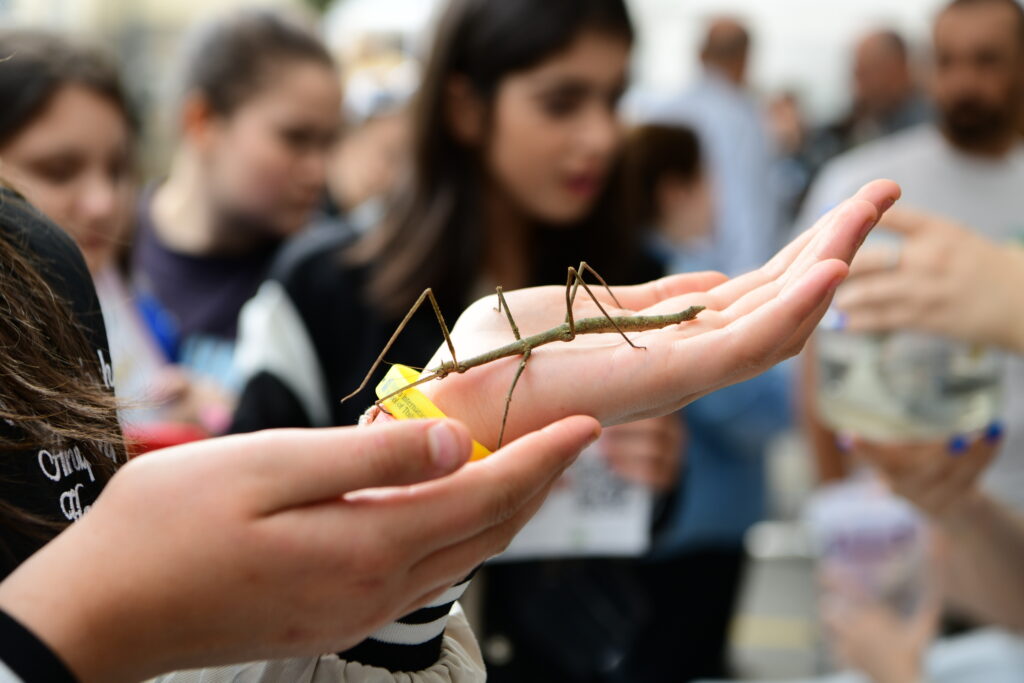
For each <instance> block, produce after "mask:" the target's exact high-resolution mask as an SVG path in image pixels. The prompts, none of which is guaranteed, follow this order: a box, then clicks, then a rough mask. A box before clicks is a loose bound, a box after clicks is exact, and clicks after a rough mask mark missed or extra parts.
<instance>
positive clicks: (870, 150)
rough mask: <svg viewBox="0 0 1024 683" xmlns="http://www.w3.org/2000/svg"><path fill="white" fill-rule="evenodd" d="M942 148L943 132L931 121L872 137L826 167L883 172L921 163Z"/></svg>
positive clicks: (829, 169) (861, 173)
mask: <svg viewBox="0 0 1024 683" xmlns="http://www.w3.org/2000/svg"><path fill="white" fill-rule="evenodd" d="M941 149H942V139H941V134H940V133H939V131H938V130H937V129H936V128H935V126H934V125H933V124H931V123H923V124H920V125H917V126H913V127H911V128H907V129H904V130H901V131H898V132H896V133H892V134H891V135H886V136H884V137H881V138H878V139H877V140H872V141H871V142H867V143H864V144H863V145H860V146H858V147H854V148H853V149H851V150H849V151H847V152H844V153H843V154H840V155H839V156H837V157H836V158H835V159H833V160H832V161H830V162H829V163H828V164H826V166H825V171H831V172H833V173H852V174H859V175H863V174H865V173H867V174H872V173H876V174H877V173H884V172H885V170H886V169H889V168H900V167H902V166H906V165H908V164H910V165H913V164H917V163H919V162H920V160H921V159H922V157H928V156H934V155H935V154H936V152H940V151H941Z"/></svg>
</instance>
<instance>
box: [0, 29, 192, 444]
mask: <svg viewBox="0 0 1024 683" xmlns="http://www.w3.org/2000/svg"><path fill="white" fill-rule="evenodd" d="M0 54H3V55H9V57H8V58H7V59H4V60H3V61H2V62H0V100H2V101H3V102H4V103H5V106H4V107H3V110H2V111H0V161H2V164H3V174H4V179H5V181H6V182H8V183H10V184H11V185H13V186H15V187H16V188H17V189H18V190H19V191H20V192H21V193H23V194H24V195H25V196H26V197H27V198H28V199H29V200H30V201H31V202H32V203H33V204H34V205H35V206H36V207H38V208H39V209H40V210H41V211H43V213H45V214H46V215H47V216H49V217H50V218H51V219H52V220H53V221H54V222H56V223H57V224H58V225H59V226H60V227H61V228H63V229H64V230H65V231H66V232H67V233H68V234H70V235H71V237H72V238H73V239H74V240H75V242H76V243H77V244H78V246H79V248H81V249H82V253H83V254H84V255H85V260H86V263H87V264H88V267H89V272H90V274H91V275H92V277H93V281H94V282H95V284H96V289H97V293H98V295H99V300H100V303H101V305H102V306H103V313H104V321H105V323H106V328H107V336H108V338H109V340H110V354H111V356H112V357H111V358H105V359H104V362H106V363H108V364H112V366H113V377H112V378H111V380H112V381H113V382H115V383H116V384H117V387H118V395H119V397H120V398H121V399H123V400H124V401H125V406H126V407H130V409H129V410H126V411H125V412H123V413H122V419H123V420H124V421H125V423H126V426H127V427H128V428H129V432H130V435H131V439H132V440H133V441H135V442H139V441H141V442H143V443H150V442H153V441H154V440H160V439H166V438H168V436H169V434H170V431H173V432H174V433H175V434H177V435H178V436H179V437H181V436H183V435H193V436H192V438H194V435H202V434H204V433H205V432H204V431H203V430H202V428H201V427H200V425H201V424H202V421H203V420H202V418H203V415H204V413H205V412H206V411H205V410H204V408H203V406H204V405H206V404H207V401H208V399H209V396H208V394H207V392H205V391H204V389H203V387H202V386H201V385H199V384H196V383H194V382H192V381H190V380H189V378H188V377H187V376H185V375H184V374H183V373H180V372H178V371H177V370H175V369H173V368H172V367H171V366H169V365H168V359H167V358H166V357H165V355H164V354H163V353H162V351H161V349H160V347H159V345H158V343H157V340H156V339H155V338H154V337H153V335H152V334H151V333H150V331H149V329H148V327H147V325H146V324H145V321H144V319H143V317H142V315H141V312H140V311H139V310H138V309H137V307H136V305H135V300H134V296H133V294H132V291H131V286H130V284H129V282H128V279H127V277H126V273H125V272H124V263H123V261H124V258H123V257H124V256H125V253H126V250H127V248H128V245H129V244H130V233H131V229H130V225H129V224H130V220H131V212H132V205H133V203H134V201H135V196H136V189H137V188H136V182H135V177H136V176H135V168H134V154H135V143H136V137H137V130H136V123H135V119H134V116H133V112H132V107H131V106H130V103H129V101H128V97H127V95H126V93H125V91H124V88H123V86H122V83H121V80H120V77H119V75H118V70H117V66H116V65H115V63H114V62H113V60H112V59H110V58H109V57H108V56H107V55H105V54H104V53H103V52H101V51H99V50H97V49H96V48H93V47H89V46H86V45H83V44H79V43H76V42H74V41H72V40H70V39H69V38H66V37H63V36H57V35H52V34H48V33H43V32H36V31H8V32H4V33H2V34H0ZM172 425H174V428H173V429H172Z"/></svg>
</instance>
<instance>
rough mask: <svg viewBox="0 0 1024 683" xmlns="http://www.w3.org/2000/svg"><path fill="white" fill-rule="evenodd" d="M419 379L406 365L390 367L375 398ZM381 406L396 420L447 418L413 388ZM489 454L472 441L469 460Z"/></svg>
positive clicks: (384, 401) (389, 399) (420, 392)
mask: <svg viewBox="0 0 1024 683" xmlns="http://www.w3.org/2000/svg"><path fill="white" fill-rule="evenodd" d="M419 378H420V373H418V372H417V371H415V370H413V369H412V368H410V367H409V366H407V365H392V366H391V369H390V370H388V374H386V375H384V379H382V380H381V381H380V384H378V385H377V398H383V397H384V396H387V395H388V394H391V393H394V392H396V391H398V390H400V389H401V388H402V387H406V386H408V385H410V384H412V383H413V382H415V381H416V380H418V379H419ZM381 405H382V406H384V409H385V410H387V411H388V412H389V413H391V415H393V416H394V417H395V419H396V420H423V419H436V418H441V417H447V416H446V415H445V414H444V413H442V412H441V409H440V408H438V407H437V406H435V405H434V404H433V402H432V401H431V400H430V399H429V398H427V397H426V396H425V395H424V394H423V392H422V391H420V390H419V389H417V388H415V387H413V388H411V389H406V390H405V391H403V392H401V393H399V394H395V395H394V396H392V397H391V398H388V399H385V400H383V401H381ZM490 454H491V452H490V451H489V450H487V449H486V448H485V447H484V446H483V445H482V444H480V443H479V442H477V441H475V440H474V441H473V453H472V455H471V456H470V458H469V459H470V460H480V459H482V458H486V457H487V456H488V455H490Z"/></svg>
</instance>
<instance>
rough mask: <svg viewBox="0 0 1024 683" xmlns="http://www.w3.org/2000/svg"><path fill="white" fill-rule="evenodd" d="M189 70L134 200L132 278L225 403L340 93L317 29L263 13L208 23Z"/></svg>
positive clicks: (315, 181)
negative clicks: (164, 166) (155, 162)
mask: <svg viewBox="0 0 1024 683" xmlns="http://www.w3.org/2000/svg"><path fill="white" fill-rule="evenodd" d="M182 72H183V75H182V82H181V83H180V89H181V102H180V107H179V113H178V125H179V133H180V141H179V144H178V148H177V150H176V151H175V154H174V158H173V161H172V164H171V168H170V171H169V173H168V176H167V178H166V179H165V180H164V181H163V182H161V183H160V184H159V185H157V186H155V187H153V188H152V189H150V190H149V191H148V192H146V193H145V195H144V196H143V197H142V201H141V202H140V204H139V209H138V235H137V239H136V243H135V247H134V250H133V253H132V257H131V261H132V273H133V275H134V276H135V278H136V279H137V281H138V283H139V287H140V288H141V289H142V290H143V292H144V294H145V295H146V298H145V304H146V310H147V311H148V317H149V319H150V321H151V324H152V325H153V328H154V330H155V331H156V332H157V334H158V336H159V338H160V339H161V341H162V343H163V346H164V348H165V350H166V352H167V353H168V355H169V356H170V357H171V358H172V359H173V360H174V361H175V362H177V363H180V364H181V365H183V366H185V367H187V368H189V369H190V370H191V371H192V372H194V373H196V374H199V375H201V376H205V377H209V378H212V379H213V380H215V381H216V382H217V383H218V384H219V386H220V387H221V388H222V390H224V391H225V392H226V393H227V394H228V395H231V394H233V393H234V392H235V391H237V389H238V388H239V387H238V383H237V380H236V377H235V374H234V370H233V350H234V339H235V331H236V323H237V318H238V312H239V310H240V309H241V307H242V304H243V303H244V302H245V301H246V300H247V299H249V298H250V297H251V296H252V295H253V294H254V293H255V292H256V288H257V287H258V285H259V283H260V282H261V281H262V280H263V279H264V278H265V277H266V275H267V268H268V266H269V264H270V262H271V261H272V259H273V258H274V256H275V254H276V253H277V250H278V247H279V246H280V245H281V244H282V242H283V241H284V240H286V239H287V238H288V237H289V236H291V235H294V234H295V233H297V232H299V231H300V230H301V229H302V228H303V227H304V226H305V225H306V223H307V221H308V220H309V218H310V214H311V212H312V210H313V209H314V207H315V206H316V205H317V203H318V202H319V201H320V200H321V197H322V192H323V188H324V180H325V174H326V165H327V160H328V152H329V150H330V148H331V145H332V143H333V141H334V139H335V136H336V134H337V132H338V127H339V125H340V116H341V88H340V84H339V77H338V73H337V71H336V69H335V66H334V63H333V61H332V59H331V57H330V55H329V54H328V53H327V51H326V49H325V48H324V47H323V45H322V44H321V43H320V41H319V40H318V39H317V38H316V36H315V35H313V34H312V33H311V32H309V31H307V30H306V29H305V28H303V27H301V26H299V25H297V24H295V23H292V22H291V21H289V20H286V19H285V18H283V17H281V16H278V15H276V14H273V13H269V12H260V11H249V12H242V13H236V14H233V15H231V17H230V18H226V19H224V20H221V21H217V22H214V23H211V24H207V25H205V26H203V27H201V28H200V29H199V30H198V31H196V32H195V33H194V34H193V35H192V36H191V37H190V38H189V39H188V43H187V49H186V50H185V54H184V56H183V65H182ZM221 427H222V428H223V427H226V424H223V423H222V425H221Z"/></svg>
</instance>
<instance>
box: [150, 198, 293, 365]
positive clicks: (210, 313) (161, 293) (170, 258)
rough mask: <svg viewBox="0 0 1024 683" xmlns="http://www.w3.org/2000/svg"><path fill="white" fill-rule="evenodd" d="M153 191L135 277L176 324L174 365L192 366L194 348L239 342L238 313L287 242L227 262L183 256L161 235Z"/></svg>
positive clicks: (269, 243) (262, 245)
mask: <svg viewBox="0 0 1024 683" xmlns="http://www.w3.org/2000/svg"><path fill="white" fill-rule="evenodd" d="M154 189H155V188H154ZM153 191H154V190H153V189H151V190H150V191H148V192H146V193H145V194H144V195H143V196H142V199H141V201H140V202H139V207H138V211H137V212H136V228H137V233H136V236H135V245H134V247H133V250H132V276H133V280H134V281H135V282H136V284H137V285H138V286H139V287H140V288H141V289H142V290H143V293H144V294H146V295H149V296H151V297H152V298H153V300H154V301H155V302H156V303H158V304H159V305H160V306H161V307H162V309H163V312H164V313H165V314H167V315H169V317H170V318H171V319H172V320H173V323H174V327H175V330H174V332H175V335H176V339H174V340H173V342H172V343H171V346H172V348H170V349H168V351H169V352H170V355H171V358H172V360H174V361H176V362H178V361H184V362H185V363H186V364H188V359H187V358H181V357H180V356H181V355H187V354H189V353H198V351H190V347H193V346H196V345H199V346H203V347H209V346H210V345H211V344H213V343H216V342H222V343H230V342H232V341H233V340H234V338H235V332H236V326H237V322H238V312H239V310H240V309H241V308H242V305H243V304H244V303H245V302H246V301H248V300H249V299H250V298H251V297H252V295H253V294H255V293H256V289H257V287H259V285H260V283H261V282H263V280H264V278H266V276H267V270H268V269H269V267H270V264H271V263H272V262H273V260H274V256H275V254H276V253H277V251H278V249H279V248H280V246H281V243H282V242H281V240H279V239H267V240H265V241H262V242H257V241H256V240H254V244H253V248H252V249H249V250H247V251H245V252H244V253H241V254H232V255H224V256H192V255H189V254H182V253H179V252H177V251H174V250H172V249H170V248H168V247H167V246H166V245H165V244H164V243H163V242H162V241H161V240H160V237H159V236H158V235H157V232H156V226H155V225H154V223H153V217H152V197H153ZM203 353H207V351H206V350H204V351H203Z"/></svg>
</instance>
